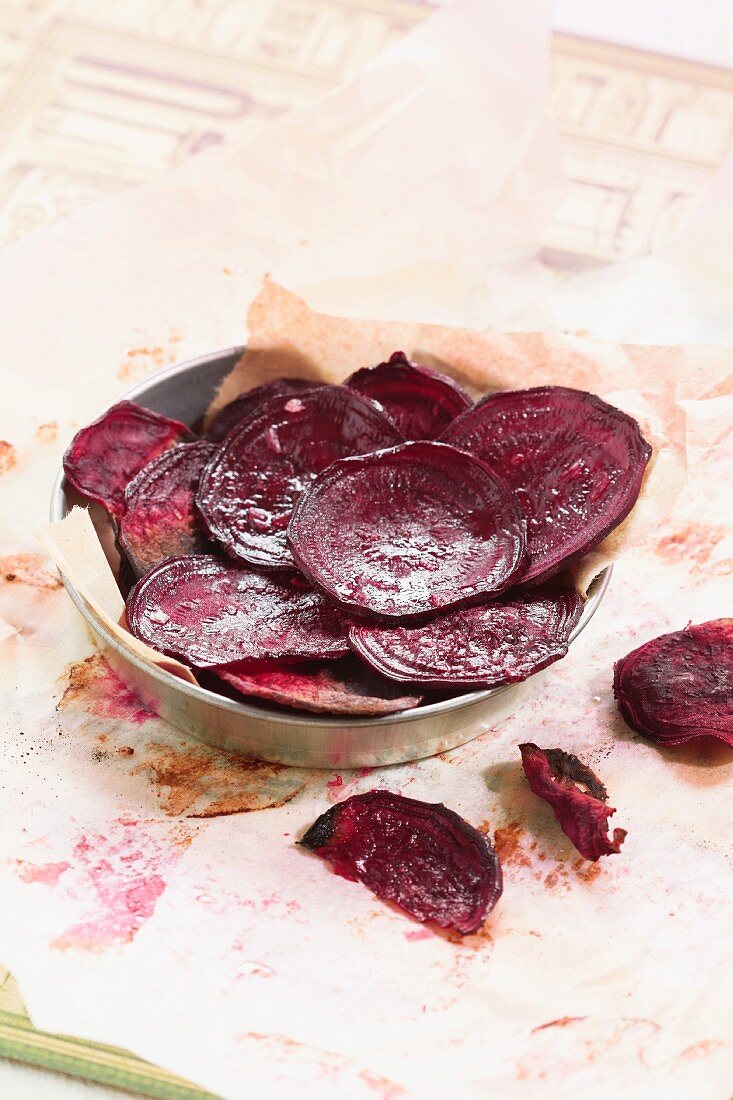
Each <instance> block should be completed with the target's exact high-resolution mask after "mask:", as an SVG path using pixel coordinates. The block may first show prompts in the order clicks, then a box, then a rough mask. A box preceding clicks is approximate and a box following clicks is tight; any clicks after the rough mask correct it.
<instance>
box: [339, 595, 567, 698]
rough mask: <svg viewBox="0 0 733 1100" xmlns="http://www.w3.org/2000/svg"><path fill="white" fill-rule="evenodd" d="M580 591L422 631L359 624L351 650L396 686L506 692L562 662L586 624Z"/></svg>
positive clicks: (523, 601) (458, 615)
mask: <svg viewBox="0 0 733 1100" xmlns="http://www.w3.org/2000/svg"><path fill="white" fill-rule="evenodd" d="M581 612H582V600H581V598H580V596H579V595H578V594H577V592H574V591H571V590H566V591H562V592H560V591H551V590H547V591H545V590H543V589H541V588H537V589H532V590H531V591H530V592H523V593H519V594H517V595H515V596H513V597H505V598H504V599H502V600H497V601H496V602H495V603H488V604H483V605H481V606H480V607H469V608H462V609H459V610H457V611H449V612H448V613H447V614H446V615H440V616H439V617H438V618H436V619H433V620H432V621H431V622H429V623H425V624H424V625H422V626H380V625H377V624H371V623H358V624H353V625H352V626H351V628H350V630H349V643H350V644H351V647H352V649H354V650H356V652H357V653H358V654H359V655H360V656H361V657H363V659H364V660H365V661H366V662H367V663H368V664H370V665H371V666H372V668H374V669H376V671H377V672H381V674H382V675H383V676H387V677H389V678H390V679H392V680H398V681H400V682H402V683H413V684H422V685H424V686H430V687H436V688H440V687H451V686H453V685H460V686H462V687H482V688H492V687H499V686H501V685H502V684H513V683H516V682H517V681H519V680H525V679H526V678H527V677H528V676H530V675H531V674H532V673H533V672H538V671H539V670H540V669H542V668H545V667H546V666H547V665H551V664H552V663H553V661H559V660H560V658H561V657H564V656H565V654H566V653H567V650H568V641H569V638H570V634H571V632H572V629H573V627H574V626H575V624H576V623H577V621H578V619H579V618H580V615H581Z"/></svg>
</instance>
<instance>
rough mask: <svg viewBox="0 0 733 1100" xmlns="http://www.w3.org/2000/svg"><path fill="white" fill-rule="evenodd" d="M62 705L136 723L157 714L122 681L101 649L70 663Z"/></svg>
mask: <svg viewBox="0 0 733 1100" xmlns="http://www.w3.org/2000/svg"><path fill="white" fill-rule="evenodd" d="M59 707H60V708H61V709H62V710H67V709H72V708H81V709H83V710H85V711H87V712H88V713H89V714H94V715H96V716H97V717H99V718H111V719H117V720H119V721H123V722H132V723H133V724H135V725H141V724H142V723H143V722H148V721H149V720H150V719H151V718H155V717H156V715H155V713H154V712H153V711H152V710H149V709H148V708H147V707H146V706H145V705H144V703H142V702H141V700H140V699H138V697H137V695H135V693H134V692H132V691H130V689H129V688H128V687H126V685H125V684H123V682H122V680H120V678H119V676H117V675H116V674H115V673H114V672H113V671H112V669H111V668H110V666H109V665H108V664H107V662H106V661H105V659H104V657H102V655H101V654H99V653H95V654H93V655H92V656H91V657H87V658H86V660H85V661H80V662H78V664H72V665H70V666H69V667H68V669H67V679H66V686H65V688H64V693H63V695H62V696H61V699H60V701H59Z"/></svg>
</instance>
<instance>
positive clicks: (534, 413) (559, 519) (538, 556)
mask: <svg viewBox="0 0 733 1100" xmlns="http://www.w3.org/2000/svg"><path fill="white" fill-rule="evenodd" d="M443 440H444V442H446V443H452V444H453V445H454V446H455V447H464V448H465V449H466V450H467V451H470V452H471V453H472V454H475V455H476V456H477V457H478V458H480V459H482V460H483V461H484V462H485V463H486V464H487V465H488V466H490V467H491V469H492V470H495V471H496V473H498V474H500V475H501V476H502V477H503V478H505V480H506V481H507V482H508V484H509V485H510V486H511V487H512V489H513V490H514V492H515V493H516V494H517V496H518V497H519V500H520V503H521V505H522V507H523V509H524V511H525V513H526V516H527V544H528V550H529V561H528V565H527V568H526V570H525V572H524V573H523V575H522V581H524V582H526V581H530V580H533V581H536V582H540V581H542V580H545V579H547V578H548V577H551V576H553V574H555V573H557V572H558V571H559V570H560V569H563V568H564V567H565V566H567V565H569V564H570V563H571V562H573V561H577V559H579V558H581V557H583V555H584V554H587V553H588V551H589V550H592V549H593V547H594V546H597V545H598V544H599V543H600V542H602V541H603V540H604V539H605V537H606V536H607V535H608V534H609V533H610V532H611V531H612V530H613V529H614V527H617V526H618V524H619V523H621V521H622V520H623V519H625V518H626V516H627V515H628V514H629V512H630V511H631V509H632V508H633V506H634V504H635V503H636V498H637V497H638V495H639V491H640V489H641V482H642V478H643V476H644V470H645V468H646V464H647V462H648V461H649V457H650V455H651V447H650V446H649V444H648V443H647V442H646V441H645V439H644V438H643V436H642V435H641V432H640V431H639V425H638V424H637V423H636V421H635V420H634V419H633V418H632V417H630V416H627V414H626V413H623V412H621V411H620V410H619V409H616V408H614V407H613V406H612V405H608V404H606V402H605V401H601V399H600V397H595V396H594V395H593V394H590V393H583V392H582V391H580V390H571V389H566V388H565V387H563V386H540V387H538V388H537V389H531V390H512V391H508V392H504V393H494V394H491V395H490V396H489V397H485V398H484V399H483V401H480V402H479V403H478V405H476V406H475V407H474V408H473V409H469V410H468V412H466V413H464V414H463V415H462V416H460V417H458V419H457V420H454V421H453V423H452V424H450V425H449V426H448V428H447V430H446V432H445V434H444V435H443Z"/></svg>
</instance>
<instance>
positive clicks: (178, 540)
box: [117, 440, 214, 577]
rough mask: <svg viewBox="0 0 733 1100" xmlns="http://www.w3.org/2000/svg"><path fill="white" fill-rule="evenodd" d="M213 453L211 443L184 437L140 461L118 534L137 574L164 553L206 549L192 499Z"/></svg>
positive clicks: (127, 493)
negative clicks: (144, 463)
mask: <svg viewBox="0 0 733 1100" xmlns="http://www.w3.org/2000/svg"><path fill="white" fill-rule="evenodd" d="M213 453H214V445H213V444H212V443H204V442H203V441H201V440H200V441H199V442H197V443H183V444H181V446H179V447H173V448H171V449H170V450H168V451H164V452H163V454H162V455H158V457H157V458H154V459H153V461H152V462H149V463H148V465H147V466H143V468H142V470H141V471H140V473H139V474H138V475H137V476H136V477H135V479H134V480H133V481H131V482H130V484H129V485H128V486H127V489H126V491H125V504H124V512H123V514H122V516H121V518H120V522H119V531H118V535H117V539H118V542H119V544H120V547H121V549H122V550H123V551H124V553H125V555H126V556H127V559H128V561H129V562H130V565H131V566H132V568H133V570H134V572H135V575H136V576H138V577H141V576H142V575H143V573H147V571H148V570H149V569H152V568H153V566H154V565H157V564H158V563H159V562H161V561H165V559H166V558H177V557H182V556H184V555H186V554H201V553H203V552H204V551H205V550H206V548H207V545H208V540H207V538H206V535H205V533H204V532H203V531H202V529H201V525H200V523H199V519H198V515H197V513H196V510H195V508H194V503H193V502H194V497H195V495H196V489H197V488H198V483H199V478H200V477H201V471H202V470H203V468H204V466H205V465H206V463H207V462H208V461H209V459H210V458H211V456H212V454H213Z"/></svg>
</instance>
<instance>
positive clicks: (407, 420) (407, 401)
mask: <svg viewBox="0 0 733 1100" xmlns="http://www.w3.org/2000/svg"><path fill="white" fill-rule="evenodd" d="M345 385H347V386H348V387H349V389H351V390H356V392H357V393H360V394H362V395H363V396H364V397H368V398H370V399H371V400H372V401H376V402H378V404H379V405H381V406H382V408H383V409H384V411H385V412H386V413H387V416H388V417H389V418H390V420H391V421H392V423H393V424H396V425H397V427H398V428H399V430H400V432H401V433H402V435H403V437H404V438H405V439H437V438H438V436H440V435H442V434H443V432H444V431H445V429H446V428H447V427H448V425H449V424H450V422H451V421H452V420H454V419H455V418H456V417H457V416H459V415H460V413H462V412H465V411H466V409H470V408H471V406H472V405H473V401H472V400H471V398H470V397H469V396H468V394H467V393H466V392H465V390H462V389H461V387H460V386H459V385H458V383H457V382H454V381H453V379H452V378H446V376H445V375H444V374H438V373H437V371H432V370H429V369H428V368H427V367H418V366H416V365H415V364H413V363H410V361H409V360H408V359H407V357H406V356H405V355H404V354H403V352H401V351H396V352H395V353H394V355H392V356H390V358H389V359H388V361H387V362H386V363H380V364H379V365H378V366H376V367H365V368H364V370H358V371H356V372H355V373H354V374H352V375H351V377H350V378H347V379H346V382H345Z"/></svg>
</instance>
